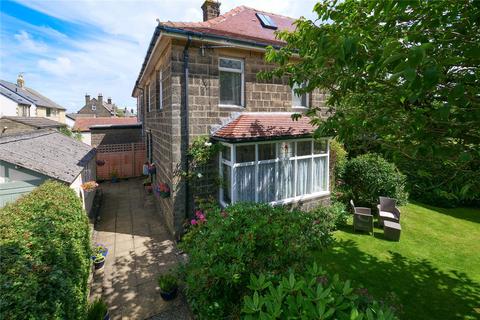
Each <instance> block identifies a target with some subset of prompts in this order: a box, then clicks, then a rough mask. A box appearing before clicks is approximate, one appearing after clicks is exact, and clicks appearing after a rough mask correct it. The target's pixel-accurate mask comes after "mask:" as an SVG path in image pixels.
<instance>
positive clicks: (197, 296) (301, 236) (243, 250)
mask: <svg viewBox="0 0 480 320" xmlns="http://www.w3.org/2000/svg"><path fill="white" fill-rule="evenodd" d="M196 217H197V219H195V220H192V222H193V223H194V225H193V226H192V227H191V229H190V231H189V232H188V233H187V234H186V235H185V236H184V238H183V241H182V243H181V248H182V249H184V250H185V251H186V252H187V253H188V255H189V262H188V264H187V265H186V266H184V270H183V273H184V277H185V281H186V284H187V297H188V299H189V302H190V306H191V307H192V309H193V311H194V313H195V314H196V315H198V317H199V318H201V319H224V318H226V317H233V318H235V317H238V316H239V314H240V308H241V299H242V297H243V295H245V294H247V293H248V292H249V290H248V288H247V285H248V283H249V278H250V274H251V273H252V272H264V273H266V274H267V275H268V277H269V278H276V277H278V276H280V275H282V274H284V273H286V272H287V271H288V270H289V269H290V268H291V269H293V270H295V269H297V268H301V267H302V266H304V265H305V263H306V262H308V261H309V259H310V256H311V252H312V251H313V250H320V249H321V248H323V247H325V246H326V245H327V244H328V243H329V242H330V240H331V236H330V233H329V232H328V230H326V228H325V227H324V226H323V225H321V224H319V223H317V222H316V221H315V219H314V217H313V216H312V215H310V214H308V213H305V212H302V211H289V210H287V209H286V208H284V207H272V206H270V205H268V204H254V203H237V204H234V205H231V206H229V207H228V208H226V209H225V210H224V211H222V210H220V209H218V208H217V209H210V210H207V211H205V210H204V211H203V212H197V213H196Z"/></svg>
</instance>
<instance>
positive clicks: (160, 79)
mask: <svg viewBox="0 0 480 320" xmlns="http://www.w3.org/2000/svg"><path fill="white" fill-rule="evenodd" d="M162 82H163V72H162V71H161V70H159V71H157V108H158V110H163V83H162Z"/></svg>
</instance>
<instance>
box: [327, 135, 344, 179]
mask: <svg viewBox="0 0 480 320" xmlns="http://www.w3.org/2000/svg"><path fill="white" fill-rule="evenodd" d="M330 161H331V162H332V163H333V175H334V177H335V179H334V181H332V184H333V187H336V186H337V185H338V184H339V182H340V180H342V179H343V176H344V174H345V165H346V164H347V151H345V148H344V147H343V144H342V143H340V142H338V140H337V139H332V140H330Z"/></svg>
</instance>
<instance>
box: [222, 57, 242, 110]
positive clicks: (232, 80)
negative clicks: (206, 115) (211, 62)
mask: <svg viewBox="0 0 480 320" xmlns="http://www.w3.org/2000/svg"><path fill="white" fill-rule="evenodd" d="M218 70H219V86H220V105H224V106H240V107H243V106H244V105H245V101H244V100H245V98H244V81H245V75H244V62H243V60H240V59H233V58H219V59H218Z"/></svg>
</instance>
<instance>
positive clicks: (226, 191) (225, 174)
mask: <svg viewBox="0 0 480 320" xmlns="http://www.w3.org/2000/svg"><path fill="white" fill-rule="evenodd" d="M231 170H232V168H230V167H229V166H227V165H226V164H222V179H223V201H224V202H225V203H230V201H231V199H230V190H231V187H232V183H231V181H230V180H231V179H230V177H231V176H230V174H231Z"/></svg>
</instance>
